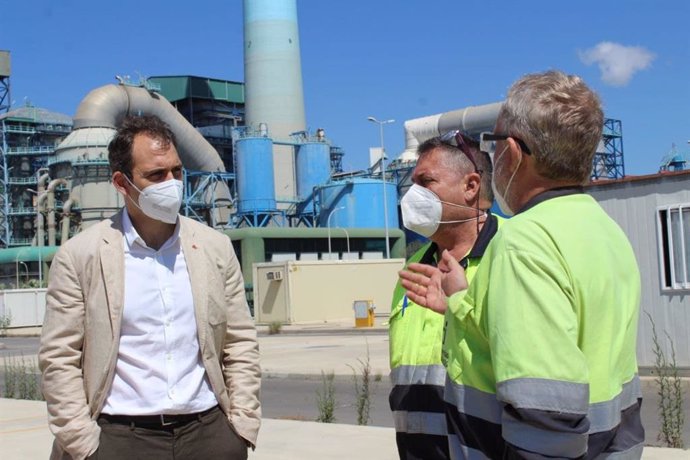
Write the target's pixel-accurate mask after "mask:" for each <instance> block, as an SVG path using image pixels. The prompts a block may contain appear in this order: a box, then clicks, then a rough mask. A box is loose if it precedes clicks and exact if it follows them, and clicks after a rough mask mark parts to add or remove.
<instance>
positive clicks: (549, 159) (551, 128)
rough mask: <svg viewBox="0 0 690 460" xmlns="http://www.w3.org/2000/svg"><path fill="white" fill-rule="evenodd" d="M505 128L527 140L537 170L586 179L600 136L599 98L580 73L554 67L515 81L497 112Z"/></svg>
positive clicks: (564, 177) (558, 176)
mask: <svg viewBox="0 0 690 460" xmlns="http://www.w3.org/2000/svg"><path fill="white" fill-rule="evenodd" d="M498 118H499V119H500V120H501V123H502V127H503V129H504V130H505V132H504V133H500V134H508V135H511V136H515V137H517V138H519V139H522V141H523V142H525V144H527V147H529V149H530V151H531V154H532V155H533V156H534V159H535V166H536V169H537V172H538V173H539V174H541V175H542V176H544V177H546V178H549V179H553V180H568V181H570V180H574V181H578V182H580V183H584V182H586V181H587V179H588V178H589V176H590V174H591V170H592V159H593V157H594V153H595V151H596V148H597V145H598V144H599V141H600V140H601V132H602V129H603V125H604V113H603V111H602V109H601V102H600V101H599V97H598V96H597V95H596V93H594V91H592V90H591V89H590V88H589V87H587V85H586V84H585V82H584V81H583V80H582V79H581V78H580V77H578V76H576V75H566V74H565V73H563V72H560V71H556V70H550V71H547V72H544V73H537V74H530V75H526V76H524V77H522V78H521V79H519V80H518V81H516V82H515V83H514V84H513V86H512V87H511V88H510V90H509V92H508V98H507V99H506V102H505V103H504V104H503V107H502V108H501V111H500V112H499V114H498Z"/></svg>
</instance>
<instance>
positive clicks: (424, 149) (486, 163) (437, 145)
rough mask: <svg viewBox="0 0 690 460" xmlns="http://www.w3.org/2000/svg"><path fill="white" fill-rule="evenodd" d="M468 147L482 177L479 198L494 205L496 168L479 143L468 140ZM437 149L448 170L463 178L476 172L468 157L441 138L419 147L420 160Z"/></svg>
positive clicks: (435, 138)
mask: <svg viewBox="0 0 690 460" xmlns="http://www.w3.org/2000/svg"><path fill="white" fill-rule="evenodd" d="M467 146H468V147H469V149H470V151H471V152H472V156H473V158H474V162H475V163H476V165H477V170H478V172H479V175H480V176H481V181H480V189H479V198H480V199H483V200H486V201H487V202H489V203H492V202H493V201H494V194H493V189H492V188H491V176H492V174H493V170H494V168H493V165H492V164H491V158H489V154H488V153H486V152H482V151H481V150H479V142H477V141H475V140H473V139H467ZM436 149H440V150H441V151H443V153H444V161H445V162H446V166H447V167H448V168H452V169H453V170H455V171H457V172H458V173H459V174H460V175H462V176H464V175H466V174H469V173H471V172H475V169H474V165H473V164H472V162H471V161H470V160H469V159H468V158H467V155H465V153H463V151H462V150H460V149H459V148H457V147H455V146H453V145H450V144H448V143H446V142H444V141H442V140H441V137H432V138H431V139H428V140H426V141H424V142H422V143H421V144H420V145H419V147H417V156H418V159H420V158H422V157H424V156H426V155H428V154H429V153H430V152H432V151H433V150H436Z"/></svg>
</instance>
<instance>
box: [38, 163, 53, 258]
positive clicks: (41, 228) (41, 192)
mask: <svg viewBox="0 0 690 460" xmlns="http://www.w3.org/2000/svg"><path fill="white" fill-rule="evenodd" d="M46 171H47V170H46V169H44V168H41V169H39V170H38V171H36V175H38V176H39V177H38V181H37V182H38V183H37V187H36V192H37V198H36V245H37V246H43V245H44V242H45V241H44V240H45V219H44V217H43V211H44V209H43V204H44V203H45V201H46V198H47V197H46V194H45V189H46V184H47V183H48V180H49V179H50V175H49V174H48V173H47V172H46Z"/></svg>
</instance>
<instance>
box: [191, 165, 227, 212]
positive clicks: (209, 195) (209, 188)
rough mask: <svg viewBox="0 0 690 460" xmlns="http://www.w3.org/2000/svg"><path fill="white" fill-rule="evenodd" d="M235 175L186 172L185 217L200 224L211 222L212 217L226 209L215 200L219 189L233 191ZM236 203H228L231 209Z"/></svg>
mask: <svg viewBox="0 0 690 460" xmlns="http://www.w3.org/2000/svg"><path fill="white" fill-rule="evenodd" d="M234 181H235V174H234V173H229V172H225V171H214V172H208V171H190V170H187V169H185V170H184V202H183V204H182V209H183V212H184V215H185V216H187V217H191V218H192V219H196V220H198V221H200V222H207V223H208V222H211V221H212V220H211V219H210V217H211V216H212V215H215V214H216V213H217V211H218V210H219V209H220V208H225V207H226V206H223V204H222V203H221V206H219V203H218V202H216V201H215V200H214V199H213V196H214V191H215V190H216V188H217V187H228V188H230V189H231V187H232V184H233V183H234ZM233 204H234V202H231V203H227V207H230V206H232V205H233Z"/></svg>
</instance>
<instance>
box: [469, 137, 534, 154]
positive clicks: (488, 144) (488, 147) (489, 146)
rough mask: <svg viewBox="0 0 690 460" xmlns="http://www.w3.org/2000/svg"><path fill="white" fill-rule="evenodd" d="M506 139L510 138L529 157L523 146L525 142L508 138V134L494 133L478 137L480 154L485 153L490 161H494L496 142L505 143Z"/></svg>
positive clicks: (528, 152)
mask: <svg viewBox="0 0 690 460" xmlns="http://www.w3.org/2000/svg"><path fill="white" fill-rule="evenodd" d="M508 138H512V139H514V140H515V142H517V143H518V145H519V146H520V148H521V149H522V151H523V152H525V153H526V154H527V155H531V154H532V152H530V150H529V147H527V144H525V141H523V140H522V139H520V138H519V137H515V136H510V135H508V134H496V133H488V132H487V133H482V134H481V135H480V139H481V141H480V142H479V149H480V150H481V151H482V152H486V153H488V154H489V156H490V157H491V161H493V159H494V154H495V153H496V141H505V140H506V139H508Z"/></svg>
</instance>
